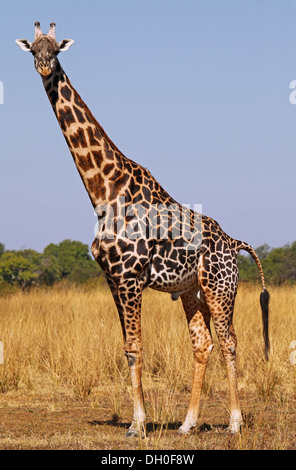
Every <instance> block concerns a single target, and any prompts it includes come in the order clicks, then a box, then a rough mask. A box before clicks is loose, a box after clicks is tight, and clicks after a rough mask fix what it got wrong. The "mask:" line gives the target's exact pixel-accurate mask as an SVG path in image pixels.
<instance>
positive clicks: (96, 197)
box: [43, 62, 128, 207]
mask: <svg viewBox="0 0 296 470" xmlns="http://www.w3.org/2000/svg"><path fill="white" fill-rule="evenodd" d="M43 84H44V87H45V90H46V93H47V96H48V98H49V100H50V102H51V105H52V107H53V111H54V113H55V115H56V117H57V120H58V122H59V125H60V127H61V129H62V132H63V134H64V137H65V139H66V141H67V144H68V147H69V149H70V152H71V154H72V156H73V159H74V162H75V164H76V167H77V169H78V172H79V174H80V176H81V179H82V181H83V183H84V186H85V188H86V190H87V192H88V195H89V197H90V200H91V202H92V204H93V206H94V207H96V206H98V205H99V204H102V203H107V202H112V201H114V200H115V199H116V197H117V196H118V195H119V194H120V192H121V191H122V190H123V188H124V187H125V186H126V185H127V183H128V175H127V173H126V172H124V161H125V160H126V158H125V157H124V155H123V154H122V153H121V152H120V151H119V150H118V148H117V147H116V146H115V144H114V143H113V142H112V141H111V139H110V138H109V137H108V136H107V134H106V132H105V131H104V129H103V128H102V127H101V126H100V124H99V123H98V122H97V121H96V119H95V118H94V117H93V115H92V113H91V111H90V110H89V108H88V107H87V106H86V104H85V103H84V102H83V100H82V99H81V98H80V96H79V94H78V93H77V92H76V90H75V89H74V88H73V86H72V85H71V83H70V80H69V78H68V77H67V75H66V74H65V72H64V70H63V69H62V67H61V65H60V63H59V62H58V64H57V67H56V69H55V72H54V73H53V74H52V75H51V76H50V77H48V78H43Z"/></svg>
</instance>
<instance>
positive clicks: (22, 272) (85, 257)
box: [0, 240, 296, 290]
mask: <svg viewBox="0 0 296 470" xmlns="http://www.w3.org/2000/svg"><path fill="white" fill-rule="evenodd" d="M256 252H257V254H258V256H259V258H260V260H261V263H262V267H263V269H264V274H265V279H266V283H267V284H269V283H270V284H277V285H279V284H283V283H296V241H295V242H293V243H291V244H289V245H285V246H283V247H281V248H270V247H269V246H268V245H262V246H260V247H258V248H257V249H256ZM237 262H238V268H239V278H240V280H241V281H247V282H258V281H259V279H260V278H259V273H258V269H257V266H256V264H255V262H254V260H253V259H252V257H251V256H250V255H247V256H245V255H242V254H239V255H238V257H237ZM101 273H102V271H101V269H100V267H99V265H98V264H97V262H96V261H95V260H94V259H93V258H92V256H91V255H90V253H89V248H88V246H87V245H85V244H83V243H81V242H79V241H72V240H64V241H62V242H61V243H58V244H54V243H51V244H50V245H48V246H47V247H46V248H45V249H44V250H43V252H42V253H39V252H37V251H35V250H31V249H24V250H18V251H16V250H5V246H4V245H3V243H0V290H3V289H5V287H7V286H15V287H19V288H21V289H24V290H25V289H28V288H30V287H32V286H52V285H54V284H56V283H58V282H61V281H64V280H66V281H68V282H70V283H74V284H84V283H86V282H88V281H89V280H92V279H96V278H98V277H99V276H100V275H101ZM1 288H2V289H1Z"/></svg>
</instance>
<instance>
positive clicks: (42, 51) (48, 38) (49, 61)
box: [15, 21, 74, 77]
mask: <svg viewBox="0 0 296 470" xmlns="http://www.w3.org/2000/svg"><path fill="white" fill-rule="evenodd" d="M15 42H16V43H17V44H18V45H19V46H20V48H21V49H22V50H23V51H27V52H31V53H32V54H33V56H34V63H35V68H36V70H37V72H38V73H40V75H41V76H42V77H48V76H49V75H51V74H52V73H53V72H54V70H55V68H56V65H57V62H58V61H57V55H58V54H59V52H61V51H67V50H68V49H69V47H70V46H71V45H72V44H73V42H74V41H73V40H72V39H63V41H61V42H57V41H56V37H55V23H51V24H50V28H49V31H48V33H47V34H43V33H42V31H41V28H40V23H39V22H38V21H37V22H36V23H35V39H34V42H30V41H28V40H27V39H16V41H15Z"/></svg>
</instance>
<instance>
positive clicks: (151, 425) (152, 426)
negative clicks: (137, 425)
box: [88, 419, 228, 433]
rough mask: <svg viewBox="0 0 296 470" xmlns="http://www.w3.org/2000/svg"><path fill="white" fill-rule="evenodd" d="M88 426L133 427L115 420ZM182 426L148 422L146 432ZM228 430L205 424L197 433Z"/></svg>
mask: <svg viewBox="0 0 296 470" xmlns="http://www.w3.org/2000/svg"><path fill="white" fill-rule="evenodd" d="M88 424H90V425H91V426H113V427H115V428H123V429H129V427H130V425H131V423H123V422H120V421H118V420H114V419H109V420H92V421H88ZM181 425H182V422H181V421H172V422H169V423H165V424H161V423H153V422H147V423H146V432H147V433H151V432H155V431H159V430H160V429H163V430H173V431H178V430H179V428H180V426H181ZM227 429H228V426H227V425H226V424H208V423H203V424H201V425H200V426H198V427H197V428H196V432H198V433H205V432H209V431H215V432H218V431H225V430H227Z"/></svg>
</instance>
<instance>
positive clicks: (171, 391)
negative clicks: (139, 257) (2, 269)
mask: <svg viewBox="0 0 296 470" xmlns="http://www.w3.org/2000/svg"><path fill="white" fill-rule="evenodd" d="M259 294H260V288H259V287H256V286H246V285H241V286H240V288H239V293H238V296H237V302H236V309H235V316H234V325H235V330H236V333H237V336H238V341H239V346H238V373H239V389H240V397H241V402H242V409H243V413H244V416H245V425H244V427H243V429H242V433H241V434H240V435H239V436H230V435H228V434H227V432H226V430H225V426H226V424H227V423H228V410H229V395H228V383H227V379H226V371H225V367H224V363H223V360H222V358H221V354H220V350H219V346H218V345H217V346H216V347H215V348H214V351H213V353H212V355H211V357H210V361H209V365H208V369H207V372H206V378H205V383H204V389H203V396H202V403H201V410H200V427H199V428H197V429H196V430H194V431H193V432H192V433H191V435H190V436H189V437H184V436H180V435H178V434H177V432H176V429H177V428H178V426H179V424H180V422H181V421H182V420H183V419H184V417H185V414H186V407H187V404H188V402H189V396H190V389H191V380H192V370H193V359H192V351H191V344H190V339H189V334H188V331H187V325H186V321H185V315H184V313H183V310H182V307H181V303H180V301H178V302H172V301H171V300H170V297H169V296H168V295H165V294H159V293H157V292H153V291H147V292H145V293H144V299H143V314H142V329H143V343H144V371H143V385H144V393H145V399H146V407H147V431H148V434H147V435H148V437H147V438H146V439H145V440H143V441H137V439H129V440H126V439H125V437H124V435H125V428H126V427H127V426H128V423H129V422H130V420H131V417H132V397H131V387H130V380H129V371H128V367H127V362H126V359H125V357H124V354H123V343H122V336H121V330H120V324H119V320H118V318H117V313H116V310H115V307H114V304H113V301H112V298H111V295H110V293H109V291H108V290H107V289H105V288H104V286H101V287H100V288H98V289H97V290H91V291H89V292H87V291H83V290H79V289H68V290H56V289H52V290H49V291H48V292H46V291H42V290H36V291H32V292H30V293H16V294H13V295H9V296H7V297H1V299H0V340H1V341H2V342H3V343H4V358H5V361H4V365H0V392H1V393H0V406H1V421H0V449H149V450H152V449H296V438H295V430H296V405H295V395H296V364H291V362H290V354H291V352H292V349H289V346H290V343H291V342H292V340H295V339H296V289H295V288H294V287H288V286H287V287H280V288H273V289H270V294H271V305H270V306H271V317H270V337H271V344H272V354H271V359H270V361H269V363H265V362H264V360H263V338H262V325H261V313H260V306H259ZM213 335H214V333H213ZM214 337H215V335H214ZM215 342H217V341H216V338H215Z"/></svg>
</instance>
